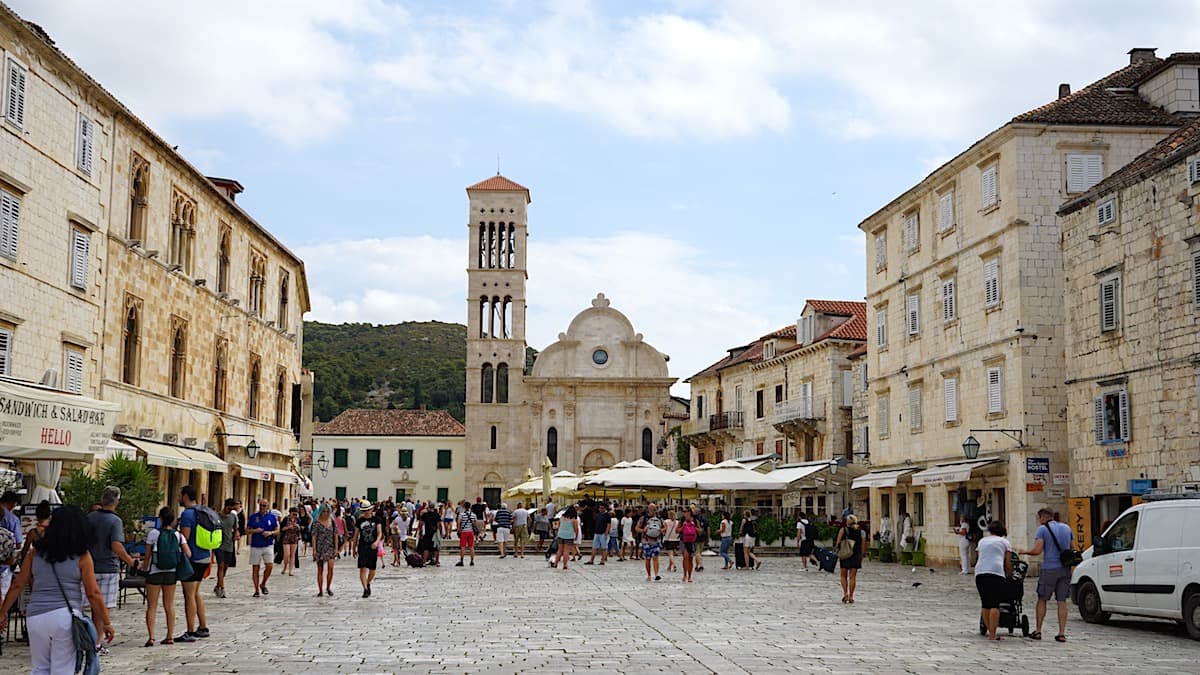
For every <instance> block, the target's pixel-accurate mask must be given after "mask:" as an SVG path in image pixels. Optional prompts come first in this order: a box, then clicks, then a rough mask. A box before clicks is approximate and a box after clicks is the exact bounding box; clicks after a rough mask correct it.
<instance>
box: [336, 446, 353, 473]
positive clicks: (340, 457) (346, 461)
mask: <svg viewBox="0 0 1200 675" xmlns="http://www.w3.org/2000/svg"><path fill="white" fill-rule="evenodd" d="M349 467H350V450H349V448H334V449H333V468H335V469H346V468H349Z"/></svg>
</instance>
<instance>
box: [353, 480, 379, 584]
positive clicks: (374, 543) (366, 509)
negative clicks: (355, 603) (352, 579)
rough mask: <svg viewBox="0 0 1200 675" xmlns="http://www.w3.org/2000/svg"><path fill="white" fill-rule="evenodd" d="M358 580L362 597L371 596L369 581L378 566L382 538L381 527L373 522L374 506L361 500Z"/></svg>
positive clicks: (359, 511)
mask: <svg viewBox="0 0 1200 675" xmlns="http://www.w3.org/2000/svg"><path fill="white" fill-rule="evenodd" d="M358 513H359V519H358V581H359V583H361V584H362V587H363V597H364V598H369V597H371V582H372V581H375V572H376V570H377V569H378V567H379V542H380V541H382V540H383V528H381V527H379V523H377V522H375V514H374V506H373V505H372V504H371V503H370V502H363V503H362V504H360V505H359V508H358Z"/></svg>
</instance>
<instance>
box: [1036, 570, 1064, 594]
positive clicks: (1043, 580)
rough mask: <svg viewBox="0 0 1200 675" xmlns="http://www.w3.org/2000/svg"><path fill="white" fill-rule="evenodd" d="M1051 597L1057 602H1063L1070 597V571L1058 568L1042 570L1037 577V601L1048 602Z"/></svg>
mask: <svg viewBox="0 0 1200 675" xmlns="http://www.w3.org/2000/svg"><path fill="white" fill-rule="evenodd" d="M1051 595H1053V596H1054V599H1055V600H1057V601H1059V602H1064V601H1066V599H1067V598H1069V597H1071V570H1070V569H1063V568H1061V567H1060V568H1057V569H1052V570H1048V569H1046V568H1045V567H1043V568H1042V574H1041V576H1039V577H1038V585H1037V596H1038V600H1049V599H1050V596H1051Z"/></svg>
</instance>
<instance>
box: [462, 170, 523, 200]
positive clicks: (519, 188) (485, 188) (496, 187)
mask: <svg viewBox="0 0 1200 675" xmlns="http://www.w3.org/2000/svg"><path fill="white" fill-rule="evenodd" d="M467 192H524V193H525V202H526V203H529V202H530V201H531V200H530V198H529V188H527V187H525V186H524V185H521V184H520V183H518V182H516V181H514V180H511V179H509V178H505V177H504V176H501V175H500V174H496V175H495V176H492V177H491V178H486V179H484V180H481V181H479V182H478V183H476V184H474V185H471V186H468V187H467Z"/></svg>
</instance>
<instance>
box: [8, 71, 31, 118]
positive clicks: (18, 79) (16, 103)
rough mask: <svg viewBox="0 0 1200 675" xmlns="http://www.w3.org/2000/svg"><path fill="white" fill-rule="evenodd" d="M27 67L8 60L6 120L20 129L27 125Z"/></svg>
mask: <svg viewBox="0 0 1200 675" xmlns="http://www.w3.org/2000/svg"><path fill="white" fill-rule="evenodd" d="M28 79H29V78H28V71H26V70H25V66H23V65H21V64H19V63H17V62H16V61H15V60H13V59H9V60H8V82H7V83H6V84H7V86H6V88H5V96H4V118H5V119H7V120H8V121H9V122H11V123H13V124H15V125H17V126H18V127H20V126H23V125H24V124H25V82H26V80H28Z"/></svg>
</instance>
